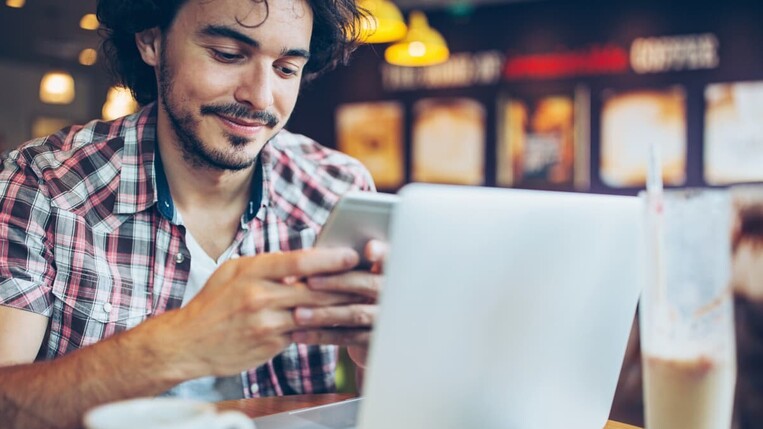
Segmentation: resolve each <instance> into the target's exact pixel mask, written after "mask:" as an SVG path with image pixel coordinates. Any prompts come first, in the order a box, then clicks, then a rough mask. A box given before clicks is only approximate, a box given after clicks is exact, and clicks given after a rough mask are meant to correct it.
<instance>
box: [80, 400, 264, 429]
mask: <svg viewBox="0 0 763 429" xmlns="http://www.w3.org/2000/svg"><path fill="white" fill-rule="evenodd" d="M84 424H85V428H87V429H135V428H140V429H255V427H254V422H252V420H251V419H250V418H249V417H247V416H246V415H245V414H243V413H241V412H238V411H218V410H217V407H215V405H214V404H212V403H209V402H202V401H196V400H191V399H181V398H137V399H129V400H126V401H119V402H112V403H109V404H104V405H100V406H97V407H95V408H93V409H91V410H90V411H88V412H87V413H86V414H85V417H84Z"/></svg>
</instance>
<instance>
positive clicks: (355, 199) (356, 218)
mask: <svg viewBox="0 0 763 429" xmlns="http://www.w3.org/2000/svg"><path fill="white" fill-rule="evenodd" d="M399 199H400V197H398V196H397V195H393V194H385V193H381V192H364V191H351V192H348V193H346V194H345V195H343V196H342V198H341V199H340V200H339V202H338V203H337V204H336V205H335V206H334V208H333V209H332V210H331V213H330V214H329V217H328V219H327V220H326V223H325V224H324V225H323V229H321V232H320V233H319V234H318V238H317V239H316V240H315V247H351V248H353V249H355V251H356V252H358V255H360V267H361V268H368V267H370V266H371V262H370V261H368V260H367V259H366V258H365V256H364V255H363V253H364V252H363V250H364V248H365V246H366V243H368V240H371V239H377V240H382V241H387V240H388V239H389V237H388V234H389V222H390V217H391V216H392V211H393V209H394V208H395V205H396V204H397V202H398V201H399Z"/></svg>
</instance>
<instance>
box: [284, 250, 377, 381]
mask: <svg viewBox="0 0 763 429" xmlns="http://www.w3.org/2000/svg"><path fill="white" fill-rule="evenodd" d="M387 252H388V246H387V245H386V243H383V242H381V241H377V240H371V241H369V242H368V244H367V245H366V248H365V253H366V257H367V258H368V259H369V260H370V261H372V262H373V266H372V267H371V269H370V270H369V271H348V272H344V273H337V274H334V275H322V276H312V277H310V278H309V279H308V281H307V286H308V287H309V288H310V289H311V290H313V291H321V292H334V293H345V294H351V295H353V296H358V297H361V298H362V299H363V302H359V303H352V304H343V303H342V304H334V305H329V306H318V305H310V306H304V305H303V306H299V307H297V308H296V309H295V310H294V320H295V321H296V323H297V325H298V326H300V327H301V328H302V329H303V330H301V331H297V332H294V333H293V334H292V335H291V338H292V340H293V341H294V342H298V343H307V344H337V345H342V346H348V347H347V350H348V353H349V355H350V357H351V358H352V359H353V361H354V362H355V363H356V364H357V365H358V366H360V367H363V366H364V365H365V359H366V354H367V350H368V345H369V340H370V336H371V328H372V327H373V324H374V321H375V320H376V315H377V313H378V298H379V293H380V292H381V289H382V281H383V275H382V271H383V264H384V260H385V258H386V256H387Z"/></svg>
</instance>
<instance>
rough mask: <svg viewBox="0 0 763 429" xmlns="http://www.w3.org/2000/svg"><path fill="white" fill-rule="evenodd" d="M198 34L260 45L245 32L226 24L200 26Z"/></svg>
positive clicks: (253, 45) (256, 46)
mask: <svg viewBox="0 0 763 429" xmlns="http://www.w3.org/2000/svg"><path fill="white" fill-rule="evenodd" d="M199 34H202V35H205V36H212V37H225V38H227V39H233V40H236V41H239V42H241V43H243V44H245V45H249V46H252V47H254V48H258V47H259V46H260V42H258V41H256V40H254V39H252V38H251V37H249V36H247V35H246V34H244V33H242V32H240V31H237V30H234V29H233V28H231V27H228V26H227V25H214V24H210V25H207V26H206V27H204V28H202V29H201V30H200V31H199Z"/></svg>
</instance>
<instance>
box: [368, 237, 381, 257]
mask: <svg viewBox="0 0 763 429" xmlns="http://www.w3.org/2000/svg"><path fill="white" fill-rule="evenodd" d="M369 250H370V253H371V258H372V259H374V260H377V259H379V258H381V257H382V256H383V255H384V245H383V244H382V243H380V242H378V241H376V240H371V242H370V244H369Z"/></svg>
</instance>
